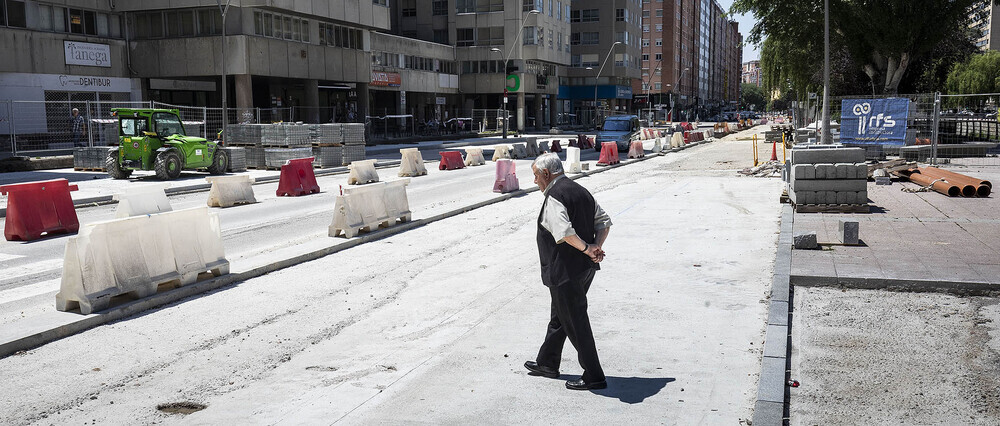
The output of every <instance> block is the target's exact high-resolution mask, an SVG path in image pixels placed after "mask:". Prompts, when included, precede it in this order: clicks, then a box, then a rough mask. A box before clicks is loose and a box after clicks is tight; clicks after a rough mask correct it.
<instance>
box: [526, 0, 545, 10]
mask: <svg viewBox="0 0 1000 426" xmlns="http://www.w3.org/2000/svg"><path fill="white" fill-rule="evenodd" d="M532 10H537V11H539V12H543V11H545V2H544V0H522V2H521V11H522V12H531V11H532Z"/></svg>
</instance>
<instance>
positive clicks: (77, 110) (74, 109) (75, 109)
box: [70, 108, 80, 112]
mask: <svg viewBox="0 0 1000 426" xmlns="http://www.w3.org/2000/svg"><path fill="white" fill-rule="evenodd" d="M70 112H80V110H79V109H77V108H73V111H70Z"/></svg>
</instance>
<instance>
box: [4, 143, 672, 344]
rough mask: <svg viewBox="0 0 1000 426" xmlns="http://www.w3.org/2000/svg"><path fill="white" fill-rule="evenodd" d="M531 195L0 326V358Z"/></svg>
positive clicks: (518, 194)
mask: <svg viewBox="0 0 1000 426" xmlns="http://www.w3.org/2000/svg"><path fill="white" fill-rule="evenodd" d="M663 155H665V153H662V152H661V153H651V154H649V155H646V156H645V157H643V158H636V159H630V160H626V161H622V162H620V163H618V164H614V165H610V166H602V167H600V168H597V169H594V170H589V171H586V172H583V173H579V174H574V175H573V176H568V175H567V177H569V178H570V179H573V180H576V179H580V178H583V177H587V176H591V175H594V174H598V173H603V172H605V171H608V170H611V169H615V168H618V167H622V166H625V165H629V164H634V163H638V162H641V161H646V160H649V159H652V158H656V157H661V156H663ZM536 191H538V187H533V188H529V189H522V190H517V191H513V192H510V193H507V194H503V195H499V196H496V197H493V198H490V199H488V200H484V201H481V202H478V203H475V204H472V205H469V206H464V207H460V208H457V209H454V210H450V211H447V212H444V213H440V214H437V215H434V216H431V217H428V218H424V219H417V220H414V221H411V222H406V223H402V224H399V225H396V226H393V227H390V228H386V229H381V230H378V231H375V232H370V233H367V234H362V235H359V236H358V237H355V238H353V239H350V240H347V241H343V242H339V243H335V244H332V245H330V246H327V247H323V248H321V249H318V250H313V251H311V252H308V253H304V254H300V255H297V256H293V257H290V258H287V259H282V260H279V261H276V262H273V263H270V264H267V265H263V266H258V267H256V268H253V269H250V270H247V271H242V272H234V273H230V274H228V275H223V276H221V277H216V278H211V279H208V280H205V281H199V282H196V283H194V284H191V285H187V286H183V287H178V288H175V289H172V290H168V291H165V292H162V293H157V294H154V295H152V296H150V297H147V298H144V299H140V300H134V301H130V302H126V303H124V304H122V305H119V306H115V307H113V308H110V309H107V310H105V311H101V312H99V313H94V314H90V315H80V314H75V313H67V312H57V311H51V312H47V313H46V314H44V315H42V316H40V317H36V320H35V321H31V320H29V321H28V322H29V324H24V323H13V324H8V325H7V326H4V327H0V358H4V357H7V356H9V355H11V354H14V353H16V352H18V351H23V350H28V349H31V348H34V347H38V346H41V345H44V344H46V343H49V342H52V341H55V340H58V339H61V338H63V337H68V336H71V335H73V334H76V333H79V332H82V331H85V330H88V329H91V328H94V327H97V326H99V325H102V324H106V323H109V322H112V321H117V320H120V319H123V318H127V317H129V316H132V315H135V314H138V313H141V312H143V311H147V310H150V309H154V308H157V307H160V306H163V305H166V304H169V303H174V302H178V301H181V300H184V299H186V298H188V297H191V296H196V295H198V294H202V293H205V292H208V291H211V290H214V289H217V288H221V287H225V286H228V285H231V284H235V283H238V282H242V281H246V280H249V279H252V278H256V277H260V276H263V275H266V274H268V273H271V272H275V271H279V270H281V269H285V268H289V267H292V266H295V265H298V264H300V263H304V262H309V261H312V260H316V259H320V258H322V257H325V256H328V255H330V254H334V253H337V252H339V251H343V250H346V249H349V248H352V247H356V246H358V245H361V244H364V243H367V242H370V241H376V240H380V239H383V238H387V237H390V236H393V235H396V234H399V233H402V232H405V231H409V230H411V229H415V228H418V227H421V226H424V225H427V224H431V223H434V222H437V221H440V220H443V219H447V218H450V217H453V216H457V215H460V214H462V213H466V212H469V211H472V210H476V209H478V208H481V207H485V206H489V205H492V204H496V203H499V202H502V201H506V200H509V199H511V198H514V197H521V196H524V195H527V194H530V193H532V192H536ZM67 319H69V321H67ZM52 322H62V323H63V324H61V325H59V326H56V327H55V328H52V327H51V323H52ZM36 323H37V324H36ZM14 326H16V329H14V328H15V327H14Z"/></svg>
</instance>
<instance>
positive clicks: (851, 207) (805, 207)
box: [795, 204, 871, 213]
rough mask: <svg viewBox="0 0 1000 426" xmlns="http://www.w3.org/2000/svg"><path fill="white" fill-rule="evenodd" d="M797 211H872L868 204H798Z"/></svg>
mask: <svg viewBox="0 0 1000 426" xmlns="http://www.w3.org/2000/svg"><path fill="white" fill-rule="evenodd" d="M795 213H871V206H869V205H868V204H796V205H795Z"/></svg>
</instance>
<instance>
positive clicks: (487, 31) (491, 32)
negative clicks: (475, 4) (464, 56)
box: [475, 27, 503, 46]
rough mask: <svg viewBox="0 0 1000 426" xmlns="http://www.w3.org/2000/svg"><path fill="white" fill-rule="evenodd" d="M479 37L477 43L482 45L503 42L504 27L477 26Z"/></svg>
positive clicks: (500, 43)
mask: <svg viewBox="0 0 1000 426" xmlns="http://www.w3.org/2000/svg"><path fill="white" fill-rule="evenodd" d="M477 31H478V33H479V34H478V37H477V38H476V43H475V44H477V45H480V46H493V45H502V44H503V27H484V28H477Z"/></svg>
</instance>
